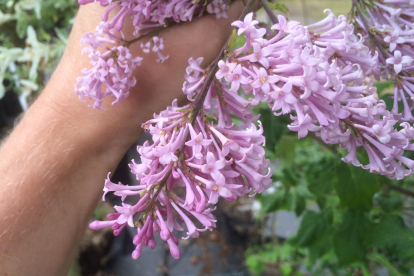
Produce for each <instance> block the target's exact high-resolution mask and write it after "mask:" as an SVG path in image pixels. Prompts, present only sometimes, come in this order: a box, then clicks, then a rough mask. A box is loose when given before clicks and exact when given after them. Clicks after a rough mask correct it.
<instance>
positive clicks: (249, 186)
mask: <svg viewBox="0 0 414 276" xmlns="http://www.w3.org/2000/svg"><path fill="white" fill-rule="evenodd" d="M201 62H202V58H199V59H197V60H195V59H192V58H191V59H190V60H189V66H188V68H187V70H186V80H187V82H188V83H187V84H184V88H183V91H184V93H186V94H187V95H189V98H190V99H193V98H194V97H195V98H196V100H193V102H191V103H190V104H188V105H186V106H183V107H178V106H177V102H176V101H174V102H173V104H172V106H170V107H168V108H167V109H166V110H164V111H162V112H161V113H160V114H155V115H154V118H153V119H151V120H149V121H148V122H146V123H144V124H143V125H142V127H143V128H144V130H145V131H147V132H149V133H150V134H151V135H152V143H150V142H148V141H147V142H145V143H144V144H143V145H142V146H138V148H137V150H138V152H139V154H140V155H141V163H140V164H137V163H135V162H134V161H133V162H132V164H130V168H131V172H132V173H133V174H135V176H136V178H137V180H139V181H140V185H138V186H127V185H122V184H121V183H119V184H114V183H112V182H111V181H110V180H109V175H108V179H107V180H106V182H105V188H104V192H105V193H104V196H105V194H107V193H108V192H114V194H115V195H117V196H120V197H121V199H122V200H125V198H126V197H128V196H130V195H140V200H139V201H138V202H137V203H136V204H135V205H129V204H126V203H123V204H122V206H115V209H116V211H117V212H116V213H112V214H110V215H109V217H108V218H109V219H110V220H109V221H104V222H101V221H94V222H92V223H91V224H90V227H91V228H92V229H99V228H101V227H107V226H112V228H113V229H114V234H119V233H120V231H121V230H122V229H123V228H124V227H126V226H128V227H137V230H138V231H137V234H136V235H135V237H134V239H133V243H134V244H135V245H136V246H137V247H136V249H135V250H134V251H133V253H132V257H133V258H134V259H137V258H139V257H140V255H141V251H142V246H149V247H150V248H153V247H154V246H155V240H154V232H159V233H160V237H161V239H163V240H165V241H167V242H168V244H169V246H170V251H171V255H172V256H173V257H174V258H179V257H180V254H181V253H180V249H179V247H178V239H177V237H176V235H177V234H176V232H175V231H174V230H176V231H183V232H184V235H183V236H184V237H183V239H188V238H190V237H192V238H196V237H198V235H199V232H203V231H207V230H209V231H211V230H212V229H213V228H214V227H215V226H216V218H215V216H214V215H213V214H212V211H214V210H215V207H214V205H215V204H217V202H218V200H219V198H220V197H222V198H223V199H225V200H228V201H234V200H236V198H237V197H239V196H241V195H243V194H249V195H251V196H252V195H254V194H256V193H261V192H263V191H264V190H265V189H266V188H267V187H269V186H270V185H271V183H272V180H271V178H270V177H271V175H272V171H271V170H270V169H269V164H270V162H269V160H267V159H265V158H264V156H265V152H264V149H263V145H264V143H265V138H264V136H263V129H262V126H261V124H260V122H259V123H258V125H256V124H254V123H253V121H255V120H256V119H257V116H253V110H252V108H251V105H250V103H249V102H248V101H247V100H245V99H244V98H243V97H241V96H239V95H238V94H237V91H230V90H229V89H227V87H226V85H225V84H224V83H222V82H221V81H219V80H215V81H213V83H212V84H211V85H210V86H209V87H208V89H207V90H205V91H201V86H202V84H203V81H204V80H205V79H206V74H207V73H206V71H205V70H204V69H202V68H200V64H201ZM195 82H201V84H200V85H194V83H195ZM201 93H205V98H204V99H203V98H200V97H199V95H200V94H201ZM200 99H201V100H202V101H203V102H200V101H201V100H200ZM198 106H202V107H201V108H200V107H198ZM232 116H236V117H238V118H239V119H240V120H241V122H239V123H238V124H235V123H234V122H233V120H232ZM180 190H181V191H184V193H183V192H180ZM181 194H183V196H179V195H181ZM181 222H182V223H181Z"/></svg>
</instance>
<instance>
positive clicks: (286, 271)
mask: <svg viewBox="0 0 414 276" xmlns="http://www.w3.org/2000/svg"><path fill="white" fill-rule="evenodd" d="M279 269H280V273H281V274H282V275H283V276H289V275H291V274H292V273H293V267H292V265H291V264H281V265H280V266H279Z"/></svg>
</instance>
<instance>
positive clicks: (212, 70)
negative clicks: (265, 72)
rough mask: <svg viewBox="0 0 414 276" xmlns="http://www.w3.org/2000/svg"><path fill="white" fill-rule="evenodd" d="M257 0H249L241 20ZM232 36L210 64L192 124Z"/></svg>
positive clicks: (195, 105) (240, 18)
mask: <svg viewBox="0 0 414 276" xmlns="http://www.w3.org/2000/svg"><path fill="white" fill-rule="evenodd" d="M255 1H256V0H249V2H247V4H246V6H245V7H244V9H243V12H242V13H241V15H240V17H239V20H240V21H242V20H243V18H244V17H245V16H246V14H247V13H248V12H249V11H250V9H251V7H252V6H253V4H254V2H255ZM230 38H231V36H230V37H229V38H228V39H227V41H226V43H225V44H224V46H223V48H221V51H220V54H219V55H218V56H217V58H216V59H215V60H214V62H213V63H212V64H210V66H209V67H208V69H207V71H208V74H207V77H206V79H205V81H204V84H203V86H202V87H201V92H200V93H199V94H198V96H197V98H196V100H195V101H194V110H193V114H192V118H191V124H194V122H195V120H196V118H197V115H198V113H199V112H200V110H201V109H202V107H203V104H204V100H205V98H206V96H207V93H208V90H209V88H210V85H211V83H212V82H213V80H214V78H215V74H216V72H217V70H218V62H219V61H220V60H221V59H222V58H223V57H224V53H225V51H226V49H227V44H228V43H229V41H230Z"/></svg>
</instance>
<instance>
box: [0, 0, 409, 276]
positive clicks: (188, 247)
mask: <svg viewBox="0 0 414 276" xmlns="http://www.w3.org/2000/svg"><path fill="white" fill-rule="evenodd" d="M278 3H281V4H285V5H286V7H287V8H288V9H289V12H288V14H285V15H287V16H288V17H289V19H291V20H297V21H300V22H302V23H303V24H305V25H306V24H310V23H313V22H316V21H318V20H321V19H323V18H324V17H325V14H324V12H323V11H324V9H327V8H329V9H331V10H332V12H334V13H335V14H336V15H340V14H345V15H346V14H347V13H348V11H349V10H350V8H351V0H349V1H348V0H346V1H345V0H341V1H339V0H281V1H278ZM77 7H78V4H77V3H76V2H75V1H67V0H0V139H1V138H2V137H4V136H5V135H7V133H8V132H9V131H10V130H11V129H12V128H13V125H14V124H15V123H16V122H17V121H18V118H19V116H21V114H23V113H24V112H25V110H27V108H28V106H30V103H31V102H33V100H34V99H35V98H36V95H37V94H38V93H40V91H42V88H43V87H44V86H45V84H46V83H47V80H48V78H49V77H50V74H51V73H52V71H53V68H54V67H55V65H56V63H57V62H58V60H59V58H60V56H61V54H62V52H63V50H64V47H65V43H66V39H67V36H68V34H69V32H70V28H71V24H72V22H73V18H74V16H75V14H76V10H77ZM276 13H278V11H276ZM257 18H259V19H261V20H263V21H266V20H267V18H266V16H265V14H264V13H263V12H262V11H258V13H257ZM138 81H139V80H138ZM376 86H377V88H378V93H379V95H380V96H381V97H382V98H383V99H384V100H385V101H390V99H389V98H388V91H389V87H391V86H392V84H390V83H387V82H385V83H377V84H376ZM257 112H259V113H261V121H262V123H263V125H264V129H265V136H266V139H267V145H266V154H267V156H268V158H269V159H271V160H272V167H273V169H274V172H275V173H274V176H273V180H274V183H273V187H271V188H270V189H269V190H268V191H267V192H265V193H264V194H262V195H257V196H256V197H255V198H250V197H248V196H246V197H241V198H239V199H238V200H237V201H235V202H227V201H225V200H222V201H220V202H219V204H218V209H217V210H216V211H215V215H216V216H217V220H218V222H217V229H216V230H214V231H212V232H204V233H202V235H201V237H200V238H198V239H192V240H181V241H180V248H181V250H182V257H181V259H179V260H175V259H173V258H172V257H171V256H170V253H169V249H168V246H167V245H166V244H165V243H164V241H162V240H161V239H159V238H158V239H157V244H158V246H157V247H156V248H155V249H154V250H151V249H149V248H147V247H145V248H144V249H143V253H142V257H141V258H140V259H139V260H133V259H132V258H131V252H132V250H133V249H134V248H133V245H132V237H133V236H134V235H135V233H134V232H128V231H129V229H128V231H123V232H122V234H121V235H120V236H117V237H114V236H113V235H112V231H111V229H101V230H99V231H93V230H90V229H86V230H85V236H84V238H83V240H82V243H81V245H80V247H79V252H78V254H77V256H76V258H75V259H74V261H73V265H72V267H71V270H70V272H69V275H70V276H80V275H85V276H92V275H95V276H98V275H100V276H104V275H108V276H109V275H114V276H124V275H125V276H126V275H151V276H152V275H163V276H167V275H170V276H193V275H215V276H219V275H220V276H244V275H283V276H290V275H296V276H299V275H357V276H359V275H364V276H367V275H380V276H382V275H384V276H385V275H393V276H400V275H401V276H402V275H414V273H413V260H414V229H413V228H412V227H413V225H414V224H413V219H414V212H413V210H414V200H413V197H414V188H413V187H412V186H413V185H412V183H413V179H412V178H408V179H405V180H404V181H398V182H397V181H391V180H389V179H387V178H385V177H381V176H377V175H373V174H370V173H368V172H366V171H364V170H362V169H360V168H355V167H352V166H349V165H348V164H345V163H342V162H341V161H340V158H341V157H342V156H343V153H342V152H341V150H340V149H339V148H336V147H330V146H327V145H325V144H321V143H319V140H318V138H317V137H307V138H305V139H301V140H298V139H297V134H296V133H291V132H289V131H288V129H287V127H286V125H287V124H288V122H289V118H287V117H284V116H280V117H275V116H273V114H272V113H271V112H270V111H269V110H268V108H267V107H266V106H260V107H258V111H257ZM148 138H149V137H146V136H144V137H142V138H141V139H140V141H137V145H138V144H141V143H143V142H144V141H145V140H146V139H148ZM135 148H136V145H135V146H133V147H131V150H130V151H129V152H128V153H127V154H126V156H125V157H124V158H123V160H122V161H121V163H120V165H119V167H118V169H117V171H116V172H115V174H114V175H113V178H112V181H113V182H115V183H116V182H118V181H121V182H122V183H128V184H131V183H135V184H137V183H136V181H134V176H133V175H132V174H131V173H130V171H129V169H128V162H130V160H131V159H135V161H137V162H138V161H139V156H138V154H137V153H136V151H135ZM360 158H361V160H363V159H364V158H366V156H365V157H364V156H360ZM102 184H103V183H102ZM113 205H120V202H119V199H118V198H116V197H115V196H110V195H108V196H107V201H106V202H103V203H100V204H99V206H98V207H97V209H96V210H95V213H94V216H93V218H91V220H92V219H94V220H95V219H105V216H106V215H107V214H108V213H110V212H112V210H113V207H112V206H113ZM62 219H64V218H63V217H62Z"/></svg>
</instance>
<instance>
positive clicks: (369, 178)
mask: <svg viewBox="0 0 414 276" xmlns="http://www.w3.org/2000/svg"><path fill="white" fill-rule="evenodd" d="M333 184H334V187H335V190H336V192H337V193H338V196H339V198H340V200H341V205H342V206H344V207H349V208H350V209H355V210H363V211H368V210H370V209H371V208H372V198H373V196H374V194H375V193H377V192H378V191H379V190H380V188H381V187H380V184H379V183H378V178H377V177H376V175H374V174H372V173H370V172H369V171H367V170H363V169H362V168H358V167H355V166H352V165H350V164H347V163H343V162H336V164H335V177H334V179H333Z"/></svg>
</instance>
